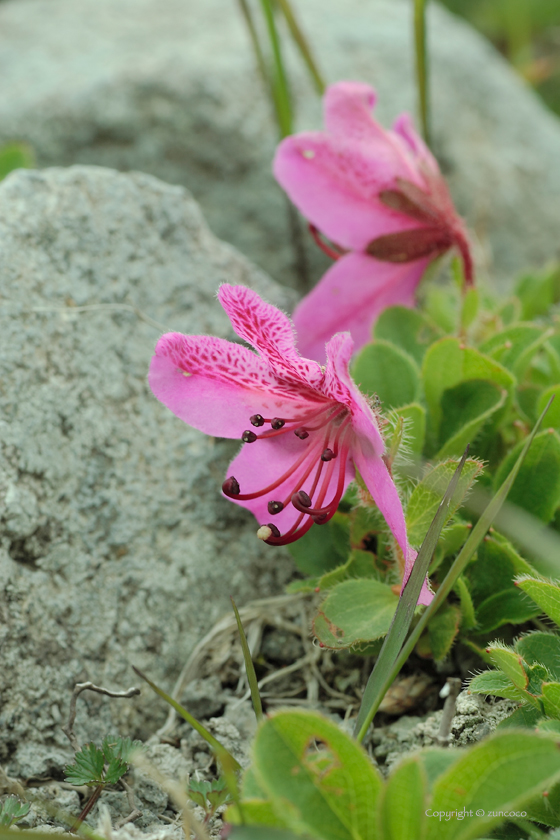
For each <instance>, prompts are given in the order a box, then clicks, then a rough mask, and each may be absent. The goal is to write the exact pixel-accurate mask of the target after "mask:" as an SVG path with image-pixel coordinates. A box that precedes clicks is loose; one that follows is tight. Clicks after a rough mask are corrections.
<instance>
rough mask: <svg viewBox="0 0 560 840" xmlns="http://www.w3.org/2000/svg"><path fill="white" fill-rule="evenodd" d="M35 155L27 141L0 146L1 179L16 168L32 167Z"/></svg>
mask: <svg viewBox="0 0 560 840" xmlns="http://www.w3.org/2000/svg"><path fill="white" fill-rule="evenodd" d="M34 166H35V155H34V154H33V150H32V149H31V147H30V146H28V145H27V143H8V144H7V145H6V146H0V181H2V180H3V179H4V178H5V177H6V175H9V174H10V172H13V171H14V169H32V168H33V167H34Z"/></svg>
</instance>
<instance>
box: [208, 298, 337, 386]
mask: <svg viewBox="0 0 560 840" xmlns="http://www.w3.org/2000/svg"><path fill="white" fill-rule="evenodd" d="M218 298H219V300H220V303H221V304H222V306H223V307H224V309H225V311H226V313H227V315H228V318H229V319H230V321H231V323H232V325H233V328H234V329H235V332H236V333H237V335H238V336H240V337H241V338H243V339H245V341H247V342H248V343H249V344H251V345H252V346H253V347H254V348H255V349H256V350H258V351H259V353H260V355H261V357H262V358H263V359H265V360H266V361H267V362H268V363H269V365H270V367H271V368H272V370H273V371H274V372H275V373H276V374H277V375H278V376H281V377H284V378H287V379H290V380H295V381H296V382H297V383H298V384H301V385H305V383H309V384H310V385H315V384H316V383H317V382H319V381H320V380H321V378H322V372H321V368H320V366H319V365H318V364H316V363H315V362H312V361H309V360H308V359H302V358H301V356H300V355H299V353H298V352H297V350H296V344H295V335H294V327H293V325H292V322H291V321H290V319H289V318H288V316H287V315H284V313H283V312H281V311H280V310H279V309H277V308H276V306H273V305H272V304H270V303H265V301H263V300H262V299H261V298H260V297H259V295H257V293H256V292H253V291H252V290H251V289H248V288H246V287H245V286H230V285H229V284H227V283H224V285H223V286H220V289H219V291H218Z"/></svg>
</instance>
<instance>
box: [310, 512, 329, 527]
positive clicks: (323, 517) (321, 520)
mask: <svg viewBox="0 0 560 840" xmlns="http://www.w3.org/2000/svg"><path fill="white" fill-rule="evenodd" d="M328 518H329V516H328V514H327V513H321V514H319V515H318V516H312V517H311V519H312V520H313V522H314V523H315V525H324V524H325V522H326V521H327V519H328Z"/></svg>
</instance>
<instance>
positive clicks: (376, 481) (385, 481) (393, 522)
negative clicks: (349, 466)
mask: <svg viewBox="0 0 560 840" xmlns="http://www.w3.org/2000/svg"><path fill="white" fill-rule="evenodd" d="M352 457H353V459H354V463H355V464H356V468H357V469H358V471H359V473H360V475H361V476H362V478H363V480H364V482H365V484H366V486H367V488H368V490H369V492H370V493H371V495H372V498H373V500H374V502H375V504H376V505H377V507H378V508H379V510H380V511H381V513H382V514H383V516H384V518H385V521H386V522H387V525H388V526H389V528H390V529H391V533H392V534H393V536H394V538H395V540H396V542H397V543H398V545H399V546H400V548H401V550H402V552H403V555H404V557H405V558H406V561H405V574H404V580H403V583H406V581H407V580H408V578H409V576H410V573H411V571H412V567H413V565H414V560H415V559H416V552H415V551H414V550H413V549H412V548H411V547H410V546H409V544H408V538H407V534H406V524H405V519H404V512H403V508H402V503H401V500H400V497H399V494H398V492H397V488H396V486H395V483H394V481H393V479H392V478H391V476H390V474H389V470H388V469H387V467H386V465H385V462H384V461H383V459H382V458H380V457H379V456H378V455H376V453H375V452H374V449H373V447H372V446H371V443H370V441H369V440H368V439H367V438H366V437H364V436H362V435H360V436H357V437H356V439H355V444H354V447H353V450H352ZM433 597H434V596H433V593H432V592H430V589H429V585H428V581H427V579H426V581H425V582H424V584H423V585H422V590H421V592H420V597H419V599H418V603H419V604H429V603H430V602H431V600H432V598H433Z"/></svg>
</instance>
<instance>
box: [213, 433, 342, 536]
mask: <svg viewBox="0 0 560 840" xmlns="http://www.w3.org/2000/svg"><path fill="white" fill-rule="evenodd" d="M321 442H322V434H320V433H317V434H315V435H311V436H310V437H309V438H308V439H307V440H305V441H302V440H300V439H299V438H297V437H296V436H295V435H293V434H286V435H280V436H279V437H276V438H270V439H268V440H266V439H265V440H259V441H257V442H256V443H254V444H251V443H249V444H245V445H244V446H243V447H242V449H241V451H240V453H239V454H238V455H237V456H236V457H235V458H234V459H233V461H232V462H231V464H230V466H229V469H228V475H233V476H235V478H236V479H237V481H238V483H239V486H240V490H241V493H257V492H260V491H261V490H264V489H265V488H266V487H267V486H268V485H270V484H272V483H274V482H276V481H277V480H278V479H279V478H280V477H281V476H282V475H284V473H289V475H288V476H287V478H286V479H285V480H284V481H283V482H282V483H281V484H280V485H279V486H277V487H275V488H274V489H273V490H271V491H270V492H268V493H265V494H263V495H262V496H259V497H257V498H256V499H251V500H248V501H237V500H236V499H235V498H232V499H231V501H233V502H236V503H237V504H240V505H242V506H243V507H245V508H247V509H248V510H250V511H251V513H253V514H254V516H255V517H256V519H257V522H258V523H259V525H266V524H268V523H269V522H271V523H273V524H274V525H276V527H277V528H278V529H279V530H280V533H281V534H285V533H286V532H287V531H288V530H289V529H290V528H291V527H292V525H294V524H295V523H296V522H297V520H298V519H300V517H301V514H300V512H299V511H297V510H296V509H295V507H294V506H293V505H292V504H291V501H290V499H291V496H292V493H293V492H294V491H295V490H296V489H302V490H305V491H306V492H310V490H311V486H312V483H313V480H314V477H315V475H316V472H317V469H318V468H319V465H321V460H320V455H321V451H322V448H323V447H322V445H321ZM304 452H307V453H308V454H309V458H308V459H307V460H304V461H303V463H302V464H301V465H300V466H299V467H298V468H297V469H295V470H293V471H292V468H293V467H294V464H295V463H296V462H297V460H298V459H299V458H300V457H301V455H302V454H303V453H304ZM309 466H312V469H311V471H310V474H309V476H308V477H307V479H306V480H305V481H304V482H303V484H301V486H298V485H299V479H300V478H301V476H302V475H303V474H304V472H305V471H307V468H308V467H309ZM321 469H322V475H323V476H324V475H325V473H326V469H327V465H326V464H325V462H323V463H322V465H321ZM353 478H354V469H353V466H352V464H351V462H350V461H347V463H346V469H345V478H344V489H346V487H347V486H348V485H349V483H350V482H351V481H352V479H353ZM337 479H338V471H337V470H335V471H334V473H333V478H332V479H331V481H330V482H329V484H328V487H327V488H326V493H325V494H324V498H323V505H324V504H327V503H328V502H330V501H331V500H332V499H333V498H334V496H335V493H336V489H337ZM320 485H321V482H319V486H320ZM313 498H314V500H316V499H317V493H316V492H315V494H314V496H313ZM270 501H280V502H282V503H284V504H285V507H284V510H282V511H281V512H280V513H277V514H274V515H271V514H270V513H269V511H268V502H270ZM306 521H307V516H306V515H305V514H304V515H303V517H302V524H304V523H305V522H306ZM318 527H320V526H318Z"/></svg>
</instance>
